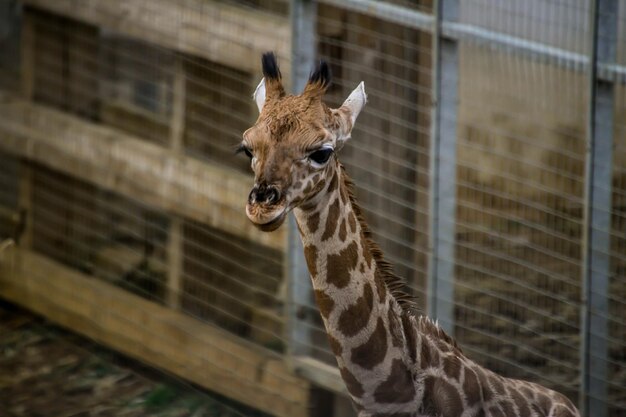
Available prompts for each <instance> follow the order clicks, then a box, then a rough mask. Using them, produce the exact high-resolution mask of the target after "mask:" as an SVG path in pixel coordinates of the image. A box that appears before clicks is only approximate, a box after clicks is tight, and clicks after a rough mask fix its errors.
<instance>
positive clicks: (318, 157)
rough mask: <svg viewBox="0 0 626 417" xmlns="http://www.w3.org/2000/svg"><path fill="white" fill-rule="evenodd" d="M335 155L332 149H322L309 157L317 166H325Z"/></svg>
mask: <svg viewBox="0 0 626 417" xmlns="http://www.w3.org/2000/svg"><path fill="white" fill-rule="evenodd" d="M332 154H333V150H332V149H331V148H322V149H318V150H317V151H315V152H313V153H311V154H310V155H309V159H310V160H311V161H313V162H315V163H316V164H320V165H321V164H325V163H326V162H328V159H329V158H330V156H331V155H332Z"/></svg>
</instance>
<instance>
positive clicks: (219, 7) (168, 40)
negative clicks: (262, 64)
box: [23, 0, 291, 73]
mask: <svg viewBox="0 0 626 417" xmlns="http://www.w3.org/2000/svg"><path fill="white" fill-rule="evenodd" d="M23 3H24V4H26V5H28V6H32V7H36V8H39V9H42V10H46V11H49V12H52V13H56V14H59V15H62V16H66V17H70V18H72V19H76V20H79V21H82V22H85V23H89V24H92V25H95V26H98V27H101V28H103V29H107V30H111V31H115V32H117V33H119V34H122V35H125V36H129V37H132V38H135V39H139V40H143V41H146V42H150V43H153V44H156V45H159V46H162V47H165V48H168V49H172V50H176V51H180V52H185V53H188V54H191V55H195V56H199V57H203V58H206V59H209V60H211V61H214V62H218V63H220V64H222V65H227V66H230V67H233V68H237V69H241V70H244V71H247V72H250V73H254V72H255V71H256V70H257V67H258V65H259V59H258V57H260V56H261V54H262V53H263V52H265V51H268V50H273V51H275V52H276V53H277V54H278V55H279V56H280V57H281V58H283V59H285V60H287V59H288V57H289V50H290V39H291V37H290V28H289V21H288V19H287V18H285V17H281V16H277V15H272V14H268V13H263V12H259V11H254V10H251V9H246V8H243V7H238V6H234V5H229V4H224V3H221V2H217V1H210V0H186V1H184V2H182V1H171V0H150V1H146V2H144V1H141V2H139V1H127V0H81V1H75V0H55V1H49V0H23ZM251 57H252V58H253V59H251ZM283 67H284V68H288V67H289V65H283Z"/></svg>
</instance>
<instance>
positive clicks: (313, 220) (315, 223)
mask: <svg viewBox="0 0 626 417" xmlns="http://www.w3.org/2000/svg"><path fill="white" fill-rule="evenodd" d="M319 225H320V212H319V211H316V212H315V213H313V214H311V215H310V216H309V217H308V218H307V219H306V227H307V228H308V229H309V233H311V234H313V233H315V232H317V228H318V227H319Z"/></svg>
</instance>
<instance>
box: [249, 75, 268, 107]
mask: <svg viewBox="0 0 626 417" xmlns="http://www.w3.org/2000/svg"><path fill="white" fill-rule="evenodd" d="M252 98H254V101H255V102H256V106H257V107H258V108H259V113H261V111H262V110H263V106H264V105H265V78H261V82H260V83H259V85H258V86H257V87H256V90H254V93H252Z"/></svg>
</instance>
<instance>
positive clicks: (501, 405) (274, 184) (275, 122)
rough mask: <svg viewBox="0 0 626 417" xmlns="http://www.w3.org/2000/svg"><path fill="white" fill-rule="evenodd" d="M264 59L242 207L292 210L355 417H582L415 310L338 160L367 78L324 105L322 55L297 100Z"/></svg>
mask: <svg viewBox="0 0 626 417" xmlns="http://www.w3.org/2000/svg"><path fill="white" fill-rule="evenodd" d="M262 66H263V76H264V78H263V80H261V83H260V84H259V86H258V87H257V89H256V90H255V92H254V94H253V98H254V100H255V102H256V103H257V106H258V108H259V112H260V114H259V118H258V119H257V121H256V123H255V124H254V126H252V127H251V128H250V129H248V130H246V132H245V133H244V135H243V141H242V143H241V145H240V147H239V150H240V151H242V152H245V153H246V155H248V156H249V157H250V164H251V168H252V170H253V172H254V181H255V182H254V186H253V188H252V190H251V192H250V194H249V196H248V202H247V204H246V214H247V216H248V218H249V219H250V220H251V221H252V222H253V223H254V224H255V225H256V226H257V227H259V228H260V229H261V230H264V231H272V230H275V229H277V228H278V227H280V225H281V224H282V223H283V221H284V219H285V217H286V215H287V213H289V212H290V211H293V213H294V215H295V218H296V221H297V224H298V228H299V230H300V234H301V238H302V242H303V245H304V255H305V258H306V262H307V266H308V269H309V272H310V276H311V280H312V283H313V289H314V291H315V299H316V302H317V304H318V307H319V310H320V313H321V316H322V320H323V322H324V326H325V329H326V333H327V335H328V340H329V343H330V347H331V349H332V351H333V353H334V355H335V357H336V359H337V365H338V367H339V371H340V373H341V377H342V379H343V381H344V383H345V385H346V387H347V389H348V392H349V393H350V396H351V398H352V400H353V403H354V406H355V408H356V410H357V411H358V413H359V417H370V416H371V417H373V416H378V417H383V416H397V417H400V416H406V417H408V416H413V417H419V416H432V417H439V416H444V417H500V416H507V417H509V416H515V417H577V416H579V413H578V411H577V410H576V408H575V407H574V405H573V404H572V403H571V402H570V401H569V400H568V399H567V398H566V397H565V396H563V395H561V394H559V393H557V392H555V391H552V390H550V389H548V388H545V387H542V386H540V385H538V384H533V383H531V382H525V381H519V380H513V379H508V378H504V377H502V376H499V375H497V374H495V373H493V372H491V371H489V370H487V369H485V368H483V367H481V366H479V365H478V364H476V363H475V362H473V361H472V360H470V359H469V358H467V357H466V356H465V355H464V354H463V352H462V350H461V349H460V348H459V346H457V344H456V342H455V341H454V339H452V338H451V337H450V336H448V335H447V334H446V333H445V332H444V331H443V330H442V329H441V328H440V327H439V326H438V325H437V324H436V323H435V322H433V321H432V320H430V319H429V318H427V317H424V316H421V315H419V314H418V313H417V309H416V307H415V304H414V301H413V299H412V298H411V297H410V296H409V295H408V294H407V293H406V292H405V291H404V290H403V288H404V286H403V282H402V280H401V279H399V278H398V277H397V276H396V275H394V273H393V271H392V268H391V266H390V265H389V264H388V263H387V262H386V261H385V260H384V258H383V255H382V252H381V251H380V249H379V248H378V246H377V245H376V244H375V243H374V242H373V241H372V240H371V238H370V231H369V229H368V227H367V224H366V223H365V221H364V220H363V216H362V214H361V210H360V208H359V206H358V204H357V202H356V200H355V198H354V195H353V193H352V183H351V181H350V179H349V178H348V177H347V175H346V173H345V172H344V169H343V167H342V165H341V164H340V163H339V161H338V159H337V152H338V151H339V150H340V149H341V148H342V147H343V145H344V143H345V142H346V141H347V140H348V139H349V138H350V134H351V132H352V128H353V126H354V123H355V122H356V119H357V117H358V115H359V113H360V112H361V110H362V109H363V107H364V106H365V103H366V101H367V96H366V94H365V86H364V84H363V83H362V82H361V83H360V84H359V85H358V86H357V88H356V89H355V90H354V91H353V92H352V93H351V94H350V95H349V96H348V98H347V99H346V101H345V102H344V103H343V104H342V105H341V106H340V107H338V108H336V109H332V108H329V107H328V106H326V104H324V102H323V101H322V97H323V95H324V93H325V92H326V90H327V89H328V86H329V85H330V82H331V80H330V70H329V68H328V66H327V65H326V63H324V62H323V61H320V63H319V65H318V66H317V68H316V69H315V70H314V71H313V73H312V74H311V76H310V79H309V82H308V84H307V85H306V87H305V88H304V91H303V92H302V93H301V94H298V95H288V94H286V93H285V90H284V88H283V86H282V82H281V75H280V70H279V67H278V63H277V61H276V57H275V56H274V55H273V54H272V53H267V54H264V55H263V57H262Z"/></svg>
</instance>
